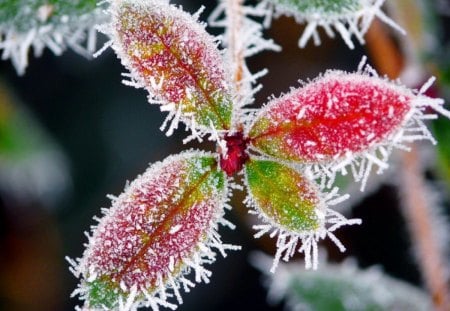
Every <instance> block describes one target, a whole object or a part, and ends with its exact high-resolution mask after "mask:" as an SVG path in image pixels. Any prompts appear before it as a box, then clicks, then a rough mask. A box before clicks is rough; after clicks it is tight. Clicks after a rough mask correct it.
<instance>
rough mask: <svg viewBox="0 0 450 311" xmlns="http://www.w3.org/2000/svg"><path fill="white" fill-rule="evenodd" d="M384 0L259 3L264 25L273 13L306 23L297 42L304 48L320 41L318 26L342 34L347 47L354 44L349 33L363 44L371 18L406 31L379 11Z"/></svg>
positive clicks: (264, 0) (330, 33) (276, 0)
mask: <svg viewBox="0 0 450 311" xmlns="http://www.w3.org/2000/svg"><path fill="white" fill-rule="evenodd" d="M384 1H385V0H337V1H336V0H314V1H309V0H262V1H261V6H264V7H265V8H266V10H268V13H267V18H266V25H268V24H269V22H270V19H271V18H272V14H274V15H275V17H278V16H280V15H286V16H292V17H294V18H295V20H296V21H297V22H298V23H305V24H306V28H305V30H304V31H303V34H302V36H301V37H300V39H299V41H298V45H299V46H300V47H301V48H303V47H305V45H306V44H307V43H308V41H309V40H310V39H311V38H312V39H313V41H314V44H315V45H319V44H320V43H321V41H320V37H319V32H318V29H319V28H323V29H324V30H325V33H326V34H327V35H328V36H329V37H331V38H334V37H335V31H337V33H338V34H339V35H340V36H341V37H342V39H343V40H344V42H345V43H346V44H347V46H348V47H349V48H351V49H353V48H354V47H355V45H354V44H353V42H352V36H355V37H356V39H357V40H358V41H359V42H360V43H361V44H363V43H364V38H363V37H364V34H365V33H366V32H367V30H368V29H369V27H370V24H371V23H372V20H373V19H374V18H375V17H377V18H379V19H380V20H381V21H383V22H385V23H386V24H388V25H390V26H391V27H392V28H394V29H396V30H398V31H399V32H400V33H403V34H404V33H405V31H404V30H403V29H402V28H401V27H400V26H398V25H397V24H396V23H395V22H394V21H393V20H392V19H390V18H389V17H388V16H387V15H386V14H384V13H383V11H382V10H381V6H382V5H383V3H384Z"/></svg>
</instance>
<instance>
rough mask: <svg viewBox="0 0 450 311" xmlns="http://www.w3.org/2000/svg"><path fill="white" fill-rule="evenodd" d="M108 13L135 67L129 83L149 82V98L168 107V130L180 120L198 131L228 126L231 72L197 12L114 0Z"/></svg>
mask: <svg viewBox="0 0 450 311" xmlns="http://www.w3.org/2000/svg"><path fill="white" fill-rule="evenodd" d="M109 13H110V15H111V16H112V22H111V24H110V25H105V26H104V27H102V28H101V29H102V30H103V31H104V32H105V33H106V34H108V35H109V36H110V37H111V38H112V42H113V44H112V46H113V48H114V50H115V51H116V53H117V54H118V56H119V58H120V59H121V61H122V63H123V65H124V66H125V67H126V68H127V69H128V70H130V78H131V80H130V81H127V82H125V83H126V84H131V85H134V86H137V87H144V88H145V89H146V90H147V91H148V92H149V94H150V97H149V100H150V102H151V103H157V104H161V105H162V108H161V109H162V110H164V111H168V112H169V119H171V124H170V126H169V128H168V132H167V133H168V135H170V134H171V133H172V132H173V130H174V129H176V128H177V124H178V122H179V121H183V122H185V123H186V124H187V125H188V127H190V128H191V129H192V130H193V131H194V132H196V131H202V130H203V131H206V132H212V131H214V130H219V131H220V130H227V129H229V127H230V122H231V110H232V107H231V95H230V90H229V88H230V86H229V83H228V80H227V79H228V75H227V74H226V72H225V69H224V68H223V60H222V57H221V55H220V52H219V50H218V49H217V44H216V42H215V41H214V39H213V37H211V36H210V35H209V34H207V32H206V31H205V29H204V25H202V24H200V23H199V22H198V21H197V20H196V19H197V15H195V16H192V15H190V14H188V13H186V12H184V11H182V10H181V9H179V8H177V7H175V6H173V5H169V4H167V3H164V2H161V1H130V0H128V1H120V2H113V3H112V4H111V8H110V10H109ZM167 122H169V120H168V121H167ZM163 127H165V126H163Z"/></svg>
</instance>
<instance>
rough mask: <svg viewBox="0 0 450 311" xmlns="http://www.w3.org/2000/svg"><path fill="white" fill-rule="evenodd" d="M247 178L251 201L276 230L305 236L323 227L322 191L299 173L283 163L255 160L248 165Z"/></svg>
mask: <svg viewBox="0 0 450 311" xmlns="http://www.w3.org/2000/svg"><path fill="white" fill-rule="evenodd" d="M245 177H246V180H247V185H248V190H249V195H250V198H251V201H252V202H253V203H254V205H255V207H256V209H258V210H259V211H261V212H262V214H263V215H265V216H266V218H267V219H269V220H270V221H271V222H272V223H273V224H274V225H275V227H278V228H281V229H284V230H287V231H291V232H297V233H303V232H314V231H315V230H316V229H318V228H320V227H321V226H322V225H323V221H324V216H325V214H324V213H323V211H322V210H323V206H322V203H321V200H320V198H319V192H318V189H317V187H316V186H315V185H314V184H312V182H311V181H309V180H308V179H307V178H306V177H304V176H302V175H301V174H300V173H299V172H297V171H296V170H294V169H292V168H290V167H288V166H286V165H284V164H281V163H279V162H274V161H269V160H259V159H251V160H249V161H248V162H247V163H246V165H245Z"/></svg>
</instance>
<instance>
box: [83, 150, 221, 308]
mask: <svg viewBox="0 0 450 311" xmlns="http://www.w3.org/2000/svg"><path fill="white" fill-rule="evenodd" d="M226 182H227V181H226V178H225V175H224V173H223V172H222V171H220V170H218V169H217V163H216V160H215V158H214V157H213V156H212V155H210V154H207V153H201V152H195V153H194V152H190V153H184V154H181V155H176V156H171V157H168V158H167V159H166V160H165V161H163V162H161V163H157V164H154V165H152V166H151V167H150V168H149V169H148V170H147V171H146V172H145V173H144V174H143V175H141V176H139V177H138V178H137V179H136V180H135V181H133V182H132V183H131V184H130V185H129V186H128V187H127V188H126V189H125V192H124V193H122V194H121V195H120V196H119V197H118V198H116V199H114V200H113V205H112V207H111V209H110V210H109V211H107V212H106V216H105V217H104V218H103V219H101V220H100V222H99V224H98V226H97V227H96V228H95V230H94V232H93V236H92V237H91V238H90V241H89V245H88V248H87V250H86V251H85V253H84V256H83V259H82V260H81V261H80V265H79V267H78V270H79V271H80V274H81V275H82V277H83V280H82V285H81V287H82V288H84V290H83V291H84V293H83V295H84V296H85V297H84V298H85V300H86V306H87V307H89V308H100V307H102V306H106V307H107V308H118V304H119V299H121V300H122V301H127V300H129V299H131V300H136V301H137V303H139V299H147V303H149V304H150V305H151V303H156V302H155V301H158V299H162V298H161V297H164V296H165V293H164V292H161V288H163V289H165V288H166V287H170V288H172V290H176V291H178V286H179V284H178V283H177V278H178V277H179V276H180V275H181V276H182V275H183V274H185V273H186V272H188V271H189V269H194V270H195V265H201V264H202V263H203V261H202V260H205V262H212V261H214V252H213V251H212V250H211V249H208V238H209V236H210V234H211V232H212V231H214V230H216V227H217V221H218V220H219V219H220V217H221V216H222V215H223V206H224V204H225V200H226V197H227V196H226V189H227V186H226ZM214 232H215V231H214ZM216 242H217V241H216ZM205 248H206V249H207V251H205ZM211 254H212V255H211ZM205 256H206V257H205ZM186 262H192V263H193V264H192V265H193V266H191V267H188V266H187V265H186ZM197 272H198V271H196V273H197ZM174 287H175V288H174ZM133 291H134V292H133ZM156 292H157V293H158V294H157V295H158V297H159V298H155V301H152V300H151V297H152V296H154V295H155V293H156ZM83 295H82V296H83ZM130 295H134V296H135V297H132V298H129V296H130ZM144 295H145V296H146V297H144ZM178 295H179V294H178ZM178 295H177V296H178ZM149 301H150V302H149ZM132 302H133V301H132ZM133 303H134V302H133ZM159 303H161V302H159ZM163 303H164V301H163Z"/></svg>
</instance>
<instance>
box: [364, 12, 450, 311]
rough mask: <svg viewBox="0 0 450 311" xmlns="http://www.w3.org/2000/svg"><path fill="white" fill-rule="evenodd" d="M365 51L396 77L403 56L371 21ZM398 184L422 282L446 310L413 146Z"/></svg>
mask: <svg viewBox="0 0 450 311" xmlns="http://www.w3.org/2000/svg"><path fill="white" fill-rule="evenodd" d="M366 40H367V48H368V52H369V54H370V56H371V59H372V60H373V62H374V64H375V66H376V67H377V68H378V70H379V71H380V73H382V74H387V75H388V76H389V77H390V78H397V77H398V76H399V75H400V73H401V71H402V68H403V65H404V63H405V60H404V57H403V55H402V53H401V51H400V50H399V48H398V47H397V46H396V45H395V43H394V42H393V40H392V38H390V37H389V35H388V34H387V32H386V30H385V28H384V25H381V24H380V23H379V22H377V21H375V22H374V23H373V25H372V27H371V28H370V30H369V31H368V33H367V36H366ZM401 174H402V175H401V182H400V185H399V188H400V192H401V198H402V208H403V213H404V215H405V218H406V219H407V220H408V226H409V230H410V232H411V237H412V241H413V244H414V245H415V249H416V257H417V261H418V264H419V267H420V270H421V272H422V277H423V279H424V282H425V284H426V286H427V288H428V291H429V292H430V295H431V297H432V299H433V303H434V306H435V308H436V309H437V310H439V311H448V310H450V290H449V284H448V283H447V281H448V280H447V274H446V269H445V261H444V256H443V254H442V249H441V248H440V247H439V245H438V242H437V241H436V237H437V233H436V227H435V226H436V225H437V224H436V222H435V221H433V215H434V213H433V211H432V209H433V208H434V207H433V205H432V204H430V200H429V199H428V200H427V191H426V188H425V181H424V179H423V175H422V171H421V169H420V165H419V152H418V149H417V147H416V146H413V147H412V150H411V152H409V153H408V152H405V153H403V161H402V168H401Z"/></svg>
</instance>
